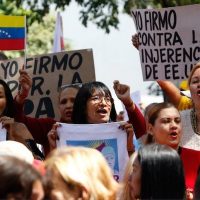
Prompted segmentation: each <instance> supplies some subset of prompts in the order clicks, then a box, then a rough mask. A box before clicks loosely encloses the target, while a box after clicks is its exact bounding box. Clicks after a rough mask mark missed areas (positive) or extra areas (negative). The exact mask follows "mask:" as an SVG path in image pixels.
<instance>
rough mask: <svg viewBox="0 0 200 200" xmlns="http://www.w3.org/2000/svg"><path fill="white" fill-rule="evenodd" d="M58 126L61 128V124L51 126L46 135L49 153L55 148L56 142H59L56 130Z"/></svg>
mask: <svg viewBox="0 0 200 200" xmlns="http://www.w3.org/2000/svg"><path fill="white" fill-rule="evenodd" d="M59 126H61V124H59V123H55V124H54V125H53V126H52V129H51V130H50V131H49V133H48V135H47V137H48V141H49V146H50V150H51V151H52V150H53V149H55V148H56V147H57V145H56V141H57V140H59V136H58V132H57V128H58V127H59Z"/></svg>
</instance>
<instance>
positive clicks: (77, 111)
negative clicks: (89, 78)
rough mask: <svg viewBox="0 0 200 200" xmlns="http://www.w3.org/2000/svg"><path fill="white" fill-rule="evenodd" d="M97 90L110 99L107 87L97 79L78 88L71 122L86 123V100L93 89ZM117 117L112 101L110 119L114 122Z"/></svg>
mask: <svg viewBox="0 0 200 200" xmlns="http://www.w3.org/2000/svg"><path fill="white" fill-rule="evenodd" d="M96 90H97V91H99V92H100V93H102V94H103V95H105V96H109V97H111V99H112V95H111V92H110V90H109V89H108V87H107V86H106V85H105V84H104V83H102V82H98V81H93V82H89V83H85V84H83V85H82V87H81V88H80V89H79V91H78V94H77V96H76V99H75V101H74V106H73V113H72V122H73V123H74V124H88V121H87V101H88V99H89V98H90V97H91V96H92V94H93V93H94V91H96ZM116 118H117V114H116V110H115V105H114V103H113V102H112V107H111V112H110V120H111V121H113V122H115V121H116Z"/></svg>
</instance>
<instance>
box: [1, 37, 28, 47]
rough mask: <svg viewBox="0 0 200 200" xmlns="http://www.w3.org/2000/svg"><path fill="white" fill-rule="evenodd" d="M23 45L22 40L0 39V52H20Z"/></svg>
mask: <svg viewBox="0 0 200 200" xmlns="http://www.w3.org/2000/svg"><path fill="white" fill-rule="evenodd" d="M24 43H25V41H24V39H0V50H22V49H24V48H25V44H24Z"/></svg>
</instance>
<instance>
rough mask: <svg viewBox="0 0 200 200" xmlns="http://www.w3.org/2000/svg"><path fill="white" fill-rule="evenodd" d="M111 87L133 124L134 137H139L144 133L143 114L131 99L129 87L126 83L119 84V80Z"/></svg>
mask: <svg viewBox="0 0 200 200" xmlns="http://www.w3.org/2000/svg"><path fill="white" fill-rule="evenodd" d="M113 88H114V90H115V94H116V95H117V97H118V98H119V99H120V100H121V101H122V103H123V104H124V106H125V108H126V111H127V113H128V117H129V122H130V123H131V124H132V125H133V128H134V131H135V135H136V137H137V138H140V137H141V136H142V135H144V134H146V123H145V119H144V116H143V115H142V113H141V112H140V110H139V109H138V108H137V106H136V105H135V104H134V102H133V100H132V99H131V96H130V87H129V86H128V85H125V84H121V83H120V82H119V81H114V86H113Z"/></svg>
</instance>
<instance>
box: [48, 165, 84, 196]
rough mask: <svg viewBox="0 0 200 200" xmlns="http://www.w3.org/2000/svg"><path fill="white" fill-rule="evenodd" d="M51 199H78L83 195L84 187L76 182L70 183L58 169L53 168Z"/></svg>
mask: <svg viewBox="0 0 200 200" xmlns="http://www.w3.org/2000/svg"><path fill="white" fill-rule="evenodd" d="M52 177H54V178H53V179H52V189H51V192H50V199H51V200H66V199H69V200H76V199H78V198H80V197H81V196H82V188H81V186H80V185H78V184H76V183H68V182H67V181H66V180H64V179H63V177H62V176H61V175H60V173H59V172H58V171H57V170H55V169H54V170H52Z"/></svg>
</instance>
